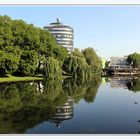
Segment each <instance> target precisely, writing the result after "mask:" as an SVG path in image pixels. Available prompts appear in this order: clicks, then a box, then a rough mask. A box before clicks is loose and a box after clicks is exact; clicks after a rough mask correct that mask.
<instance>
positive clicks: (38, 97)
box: [0, 81, 67, 133]
mask: <svg viewBox="0 0 140 140" xmlns="http://www.w3.org/2000/svg"><path fill="white" fill-rule="evenodd" d="M46 82H47V84H46ZM46 82H44V83H43V84H44V85H45V86H44V90H43V93H42V94H40V91H38V90H37V85H38V84H37V83H32V84H31V83H27V82H26V83H19V84H5V85H2V86H1V87H0V93H1V94H0V124H1V125H0V133H24V132H25V130H26V129H27V128H32V127H33V126H35V125H36V124H38V123H41V122H43V121H47V120H50V118H51V117H52V115H53V114H54V112H55V108H56V107H57V106H58V105H60V104H61V103H63V102H65V100H67V96H65V95H64V93H63V90H62V84H58V82H56V83H55V82H54V81H49V83H48V81H46ZM54 87H56V88H54ZM60 94H61V95H60Z"/></svg>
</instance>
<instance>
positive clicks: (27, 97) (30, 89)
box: [0, 77, 140, 134]
mask: <svg viewBox="0 0 140 140" xmlns="http://www.w3.org/2000/svg"><path fill="white" fill-rule="evenodd" d="M139 120H140V79H139V78H136V77H135V78H130V77H113V78H102V79H101V78H99V77H98V78H97V79H95V80H92V81H88V82H84V81H80V80H79V81H74V80H72V79H68V80H63V81H40V82H19V83H10V84H9V83H7V84H1V85H0V124H1V125H0V133H1V134H3V133H4V134H5V133H6V134H11V133H14V134H23V133H26V134H139V133H140V122H139Z"/></svg>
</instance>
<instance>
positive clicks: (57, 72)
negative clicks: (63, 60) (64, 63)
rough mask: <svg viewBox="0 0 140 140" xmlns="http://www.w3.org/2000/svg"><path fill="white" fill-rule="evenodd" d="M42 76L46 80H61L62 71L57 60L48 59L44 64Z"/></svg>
mask: <svg viewBox="0 0 140 140" xmlns="http://www.w3.org/2000/svg"><path fill="white" fill-rule="evenodd" d="M44 76H45V77H46V78H47V79H61V77H62V69H61V67H60V65H59V61H58V60H57V59H54V58H53V57H48V59H47V60H46V61H45V63H44Z"/></svg>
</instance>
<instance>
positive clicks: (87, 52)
mask: <svg viewBox="0 0 140 140" xmlns="http://www.w3.org/2000/svg"><path fill="white" fill-rule="evenodd" d="M82 53H83V54H84V56H85V58H86V62H87V64H88V65H90V66H91V67H92V70H93V71H98V70H99V69H101V67H102V63H101V60H100V58H99V57H98V56H97V54H96V52H95V50H94V49H93V48H86V49H84V50H83V51H82Z"/></svg>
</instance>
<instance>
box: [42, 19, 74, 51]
mask: <svg viewBox="0 0 140 140" xmlns="http://www.w3.org/2000/svg"><path fill="white" fill-rule="evenodd" d="M44 29H47V30H48V31H49V32H50V33H51V34H52V35H53V36H54V37H55V38H56V42H57V43H58V45H61V46H63V47H65V48H67V50H68V51H69V52H72V51H73V49H74V47H73V42H74V35H73V34H74V33H73V32H74V31H73V28H71V27H70V26H66V25H63V24H62V23H60V21H59V20H58V19H57V21H56V22H54V23H50V25H49V26H45V27H44Z"/></svg>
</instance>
